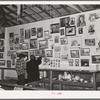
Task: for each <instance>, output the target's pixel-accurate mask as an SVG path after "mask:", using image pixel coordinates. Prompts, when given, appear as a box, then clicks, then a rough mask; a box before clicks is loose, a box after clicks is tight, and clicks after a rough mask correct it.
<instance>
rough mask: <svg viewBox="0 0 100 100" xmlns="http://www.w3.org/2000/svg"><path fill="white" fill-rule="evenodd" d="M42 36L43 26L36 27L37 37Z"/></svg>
mask: <svg viewBox="0 0 100 100" xmlns="http://www.w3.org/2000/svg"><path fill="white" fill-rule="evenodd" d="M41 37H43V27H39V28H37V38H41Z"/></svg>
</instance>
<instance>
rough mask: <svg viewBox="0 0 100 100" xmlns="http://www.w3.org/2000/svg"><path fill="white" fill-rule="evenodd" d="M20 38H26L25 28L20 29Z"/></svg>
mask: <svg viewBox="0 0 100 100" xmlns="http://www.w3.org/2000/svg"><path fill="white" fill-rule="evenodd" d="M20 38H24V28H21V29H20Z"/></svg>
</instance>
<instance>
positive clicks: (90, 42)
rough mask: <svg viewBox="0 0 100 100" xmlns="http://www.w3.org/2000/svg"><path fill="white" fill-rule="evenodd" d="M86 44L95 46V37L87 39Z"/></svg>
mask: <svg viewBox="0 0 100 100" xmlns="http://www.w3.org/2000/svg"><path fill="white" fill-rule="evenodd" d="M85 46H95V38H92V39H85Z"/></svg>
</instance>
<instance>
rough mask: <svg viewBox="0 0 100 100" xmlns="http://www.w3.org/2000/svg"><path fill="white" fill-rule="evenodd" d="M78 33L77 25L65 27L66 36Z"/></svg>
mask: <svg viewBox="0 0 100 100" xmlns="http://www.w3.org/2000/svg"><path fill="white" fill-rule="evenodd" d="M73 35H76V27H75V26H69V27H66V28H65V36H73Z"/></svg>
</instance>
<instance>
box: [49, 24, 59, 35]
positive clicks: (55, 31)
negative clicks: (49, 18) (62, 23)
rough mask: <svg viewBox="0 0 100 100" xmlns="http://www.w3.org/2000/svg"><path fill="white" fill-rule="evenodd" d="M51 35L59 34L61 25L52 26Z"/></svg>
mask: <svg viewBox="0 0 100 100" xmlns="http://www.w3.org/2000/svg"><path fill="white" fill-rule="evenodd" d="M51 33H59V23H56V24H51Z"/></svg>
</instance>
